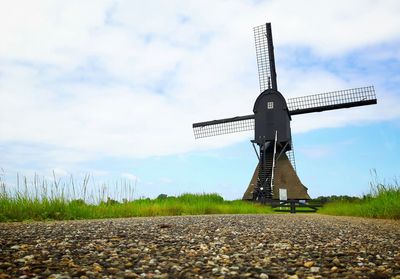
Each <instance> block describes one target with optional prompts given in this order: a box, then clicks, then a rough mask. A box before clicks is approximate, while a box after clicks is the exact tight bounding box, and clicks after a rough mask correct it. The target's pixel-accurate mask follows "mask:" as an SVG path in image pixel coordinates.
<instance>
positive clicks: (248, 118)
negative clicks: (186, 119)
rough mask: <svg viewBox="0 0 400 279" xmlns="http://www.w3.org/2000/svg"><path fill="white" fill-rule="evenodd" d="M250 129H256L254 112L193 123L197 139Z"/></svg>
mask: <svg viewBox="0 0 400 279" xmlns="http://www.w3.org/2000/svg"><path fill="white" fill-rule="evenodd" d="M250 130H254V115H253V114H252V115H245V116H236V117H231V118H225V119H219V120H212V121H207V122H199V123H194V124H193V132H194V137H195V138H196V139H198V138H206V137H212V136H218V135H224V134H229V133H236V132H243V131H250Z"/></svg>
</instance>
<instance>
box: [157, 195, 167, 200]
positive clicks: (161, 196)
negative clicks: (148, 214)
mask: <svg viewBox="0 0 400 279" xmlns="http://www.w3.org/2000/svg"><path fill="white" fill-rule="evenodd" d="M166 198H168V195H167V194H159V195H158V196H157V200H165V199H166Z"/></svg>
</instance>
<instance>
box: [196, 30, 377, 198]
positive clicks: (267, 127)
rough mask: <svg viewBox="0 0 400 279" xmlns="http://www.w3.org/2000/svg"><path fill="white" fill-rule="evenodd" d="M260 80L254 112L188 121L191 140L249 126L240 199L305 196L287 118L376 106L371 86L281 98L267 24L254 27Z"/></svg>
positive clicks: (307, 196)
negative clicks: (247, 165)
mask: <svg viewBox="0 0 400 279" xmlns="http://www.w3.org/2000/svg"><path fill="white" fill-rule="evenodd" d="M254 38H255V46H256V56H257V65H258V75H259V83H260V95H259V96H258V97H257V99H256V101H255V103H254V107H253V114H250V115H244V116H236V117H231V118H225V119H219V120H213V121H206V122H199V123H194V124H193V131H194V135H195V138H196V139H198V138H204V137H210V136H217V135H222V134H228V133H235V132H241V131H248V130H254V139H253V140H251V143H252V145H253V148H254V150H255V152H256V155H257V158H258V164H257V166H256V168H255V171H254V174H253V177H252V179H251V181H250V183H249V186H248V187H247V190H246V192H245V193H244V195H243V199H245V200H253V201H257V202H272V201H276V200H307V199H309V198H310V197H309V195H308V193H307V188H306V187H305V186H304V185H303V184H302V183H301V181H300V179H299V177H298V176H297V173H296V166H295V161H294V151H293V143H292V136H291V129H290V121H291V120H292V116H295V115H299V114H306V113H314V112H321V111H326V110H335V109H342V108H350V107H357V106H364V105H372V104H376V103H377V100H376V95H375V90H374V87H373V86H368V87H360V88H353V89H346V90H340V91H334V92H328V93H322V94H316V95H310V96H304V97H297V98H292V99H288V100H286V99H285V97H284V96H283V95H282V94H281V93H280V92H279V91H278V85H277V79H276V71H275V57H274V45H273V42H272V31H271V23H266V24H263V25H260V26H257V27H254Z"/></svg>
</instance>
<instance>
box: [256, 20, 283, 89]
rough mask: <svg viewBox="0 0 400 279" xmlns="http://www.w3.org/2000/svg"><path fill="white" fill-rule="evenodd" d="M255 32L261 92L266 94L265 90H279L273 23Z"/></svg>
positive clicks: (258, 28) (257, 27) (262, 26)
mask: <svg viewBox="0 0 400 279" xmlns="http://www.w3.org/2000/svg"><path fill="white" fill-rule="evenodd" d="M253 30H254V40H255V45H256V57H257V66H258V78H259V82H260V92H264V90H266V89H268V88H272V89H275V90H278V88H277V82H276V70H275V57H274V45H273V42H272V31H271V23H266V24H263V25H260V26H256V27H254V28H253Z"/></svg>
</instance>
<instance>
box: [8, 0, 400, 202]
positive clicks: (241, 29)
mask: <svg viewBox="0 0 400 279" xmlns="http://www.w3.org/2000/svg"><path fill="white" fill-rule="evenodd" d="M399 14H400V2H399V1H395V0H394V1H389V0H383V1H370V0H363V1H358V0H337V1H328V0H309V1H289V0H279V1H277V0H276V1H275V0H272V1H256V0H253V1H250V0H249V1H211V0H210V1H194V0H189V1H187V0H186V1H174V0H171V1H112V0H96V1H90V0H88V1H78V0H76V1H75V0H71V1H45V0H43V1H41V0H34V1H22V0H20V1H19V0H16V1H7V0H0V37H1V40H0V41H1V43H0V170H1V172H0V178H1V179H2V181H5V182H6V184H7V187H10V188H12V187H15V185H16V176H17V174H18V175H19V176H20V177H23V176H26V177H27V180H28V181H32V180H35V178H34V176H35V175H36V176H37V177H39V178H40V179H41V180H46V181H47V180H48V181H50V182H51V181H53V180H54V179H55V180H56V181H64V182H65V183H66V185H67V186H66V187H70V186H68V183H67V182H68V181H69V180H70V179H71V176H72V177H73V179H74V180H75V181H76V184H77V185H80V184H81V183H82V179H83V177H85V176H86V175H90V184H91V185H92V186H91V187H92V188H93V191H94V192H95V193H96V191H97V192H99V191H101V190H100V189H103V188H104V187H105V186H104V185H106V187H107V191H108V194H109V195H110V196H112V197H113V198H122V197H124V195H125V191H124V190H123V189H122V188H121V187H122V186H121V185H126V184H128V185H129V187H132V189H133V190H132V191H133V192H134V193H133V196H134V197H135V198H138V197H156V196H157V195H159V194H161V193H164V194H168V195H179V194H181V193H185V192H191V193H202V192H206V193H209V192H215V193H219V194H220V195H222V196H223V197H224V198H226V199H239V198H241V197H242V195H243V193H244V191H245V190H246V188H247V185H248V183H249V180H250V178H251V175H252V173H253V171H254V168H255V166H256V164H257V157H256V155H255V153H254V151H253V147H252V146H251V143H250V140H251V139H252V137H253V136H254V135H253V133H252V132H242V133H236V134H230V135H223V136H217V137H211V138H205V139H198V140H195V139H194V135H193V131H192V123H194V122H201V121H208V120H213V119H220V118H227V117H233V116H238V115H247V114H250V113H252V107H253V104H254V101H255V100H256V98H257V96H258V95H259V93H260V92H259V84H258V73H257V63H256V57H255V47H254V37H253V27H254V26H258V25H261V24H264V23H266V22H271V23H272V33H273V39H274V47H275V59H276V70H277V77H278V89H279V90H280V92H281V93H282V94H283V95H284V96H285V97H286V98H291V97H297V96H305V95H310V94H317V93H324V92H329V91H335V90H341V89H348V88H354V87H363V86H369V85H374V86H375V90H376V94H377V99H378V104H377V105H374V106H365V107H358V108H351V109H343V110H336V111H330V112H321V113H314V114H305V115H299V116H294V117H293V120H292V122H291V127H292V136H293V142H294V148H295V156H296V166H297V172H298V175H299V176H300V178H301V180H302V182H303V184H305V185H306V186H307V187H308V189H309V194H310V196H311V197H317V196H320V195H357V196H358V195H362V194H365V193H368V192H369V189H370V182H371V181H374V179H375V173H376V174H377V175H378V177H379V179H380V181H384V182H389V183H390V181H394V180H395V179H396V178H397V177H398V176H399V174H400V170H399V166H400V156H398V154H400V124H399V123H400V109H399V104H400V93H399V89H398V88H399V87H400V16H399ZM32 184H33V183H31V182H30V183H28V186H29V187H34V186H33V185H32Z"/></svg>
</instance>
